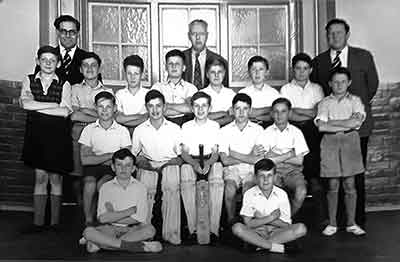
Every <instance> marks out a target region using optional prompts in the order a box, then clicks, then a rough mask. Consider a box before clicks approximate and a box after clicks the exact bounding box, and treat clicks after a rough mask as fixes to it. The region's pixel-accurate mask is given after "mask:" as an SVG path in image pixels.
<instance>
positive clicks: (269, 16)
mask: <svg viewBox="0 0 400 262" xmlns="http://www.w3.org/2000/svg"><path fill="white" fill-rule="evenodd" d="M285 25H286V11H285V9H283V8H262V9H260V42H261V43H262V44H263V43H279V44H283V43H285V35H286V26H285Z"/></svg>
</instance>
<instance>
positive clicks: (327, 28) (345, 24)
mask: <svg viewBox="0 0 400 262" xmlns="http://www.w3.org/2000/svg"><path fill="white" fill-rule="evenodd" d="M335 24H341V25H343V26H344V30H346V33H348V32H349V31H350V26H349V24H348V23H347V22H346V20H344V19H340V18H333V19H332V20H330V21H329V22H328V23H327V24H326V26H325V31H326V33H328V32H329V28H330V27H331V25H335Z"/></svg>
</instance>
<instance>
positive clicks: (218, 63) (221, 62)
mask: <svg viewBox="0 0 400 262" xmlns="http://www.w3.org/2000/svg"><path fill="white" fill-rule="evenodd" d="M212 66H221V67H222V68H223V69H224V70H225V71H226V65H225V62H224V60H222V58H220V57H213V58H211V59H207V61H206V72H208V70H210V68H211V67H212Z"/></svg>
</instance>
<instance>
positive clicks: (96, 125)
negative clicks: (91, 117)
mask: <svg viewBox="0 0 400 262" xmlns="http://www.w3.org/2000/svg"><path fill="white" fill-rule="evenodd" d="M94 124H95V127H99V128H103V127H102V126H101V125H100V119H97V120H96V122H94ZM115 128H117V122H116V121H115V120H113V123H112V124H111V126H110V127H109V128H108V129H107V130H109V129H115ZM103 129H104V128H103Z"/></svg>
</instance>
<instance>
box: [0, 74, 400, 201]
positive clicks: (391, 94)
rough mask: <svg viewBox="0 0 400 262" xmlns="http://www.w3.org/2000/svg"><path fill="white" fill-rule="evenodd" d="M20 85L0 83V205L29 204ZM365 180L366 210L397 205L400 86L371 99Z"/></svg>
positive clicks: (384, 88) (387, 86) (30, 180)
mask: <svg viewBox="0 0 400 262" xmlns="http://www.w3.org/2000/svg"><path fill="white" fill-rule="evenodd" d="M20 88H21V83H20V82H11V81H4V80H0V206H1V205H22V206H30V205H31V199H32V197H31V195H32V185H33V171H32V170H31V169H29V168H26V167H24V165H23V163H22V162H21V161H20V160H19V159H20V155H21V150H22V145H23V136H24V124H25V113H24V111H23V110H21V109H20V108H19V106H18V96H19V92H20ZM372 105H373V114H374V118H375V129H374V131H373V135H372V136H371V137H370V143H369V153H368V166H367V168H368V172H367V175H366V176H367V180H366V189H367V201H368V204H367V205H368V207H370V208H371V207H372V208H382V207H384V208H391V207H393V206H396V205H400V83H397V84H382V85H381V86H380V87H379V90H378V93H377V95H376V96H375V98H374V100H373V103H372Z"/></svg>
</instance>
